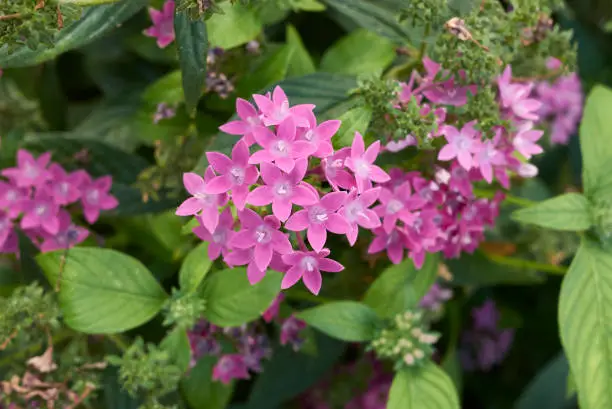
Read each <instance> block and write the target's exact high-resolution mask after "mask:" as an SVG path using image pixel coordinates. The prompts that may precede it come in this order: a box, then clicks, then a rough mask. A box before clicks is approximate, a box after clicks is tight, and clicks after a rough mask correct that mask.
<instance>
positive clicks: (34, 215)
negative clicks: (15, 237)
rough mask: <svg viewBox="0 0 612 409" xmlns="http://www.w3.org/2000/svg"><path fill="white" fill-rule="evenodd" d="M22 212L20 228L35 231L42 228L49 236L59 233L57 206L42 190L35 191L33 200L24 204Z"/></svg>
mask: <svg viewBox="0 0 612 409" xmlns="http://www.w3.org/2000/svg"><path fill="white" fill-rule="evenodd" d="M23 211H24V215H23V218H22V219H21V228H23V229H35V228H37V227H42V228H43V229H44V230H45V231H46V232H48V233H50V234H57V233H58V232H59V228H60V221H59V218H58V213H59V206H58V205H57V203H55V201H54V200H53V198H52V197H51V196H50V195H48V194H47V193H45V192H44V191H43V190H39V191H37V192H36V194H35V196H34V198H33V199H31V200H28V201H27V202H26V203H25V205H24V208H23Z"/></svg>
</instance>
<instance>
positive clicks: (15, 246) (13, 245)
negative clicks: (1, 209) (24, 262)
mask: <svg viewBox="0 0 612 409" xmlns="http://www.w3.org/2000/svg"><path fill="white" fill-rule="evenodd" d="M4 228H6V227H4ZM0 254H15V255H18V254H19V236H18V235H17V232H15V230H14V229H11V230H10V231H9V233H8V237H7V238H6V240H5V241H4V244H3V245H1V246H0Z"/></svg>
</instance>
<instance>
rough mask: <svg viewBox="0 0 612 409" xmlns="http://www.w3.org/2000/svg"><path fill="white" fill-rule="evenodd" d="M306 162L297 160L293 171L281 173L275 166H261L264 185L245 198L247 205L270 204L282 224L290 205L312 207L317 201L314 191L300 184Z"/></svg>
mask: <svg viewBox="0 0 612 409" xmlns="http://www.w3.org/2000/svg"><path fill="white" fill-rule="evenodd" d="M307 167H308V161H307V160H306V159H299V160H297V161H296V164H295V167H294V168H293V170H292V171H291V172H290V173H289V174H287V173H282V172H281V171H280V170H279V169H278V168H277V167H276V166H274V165H270V164H268V163H262V164H261V178H262V179H263V181H264V182H265V183H266V184H265V185H264V186H259V187H257V188H255V190H253V191H252V192H251V193H249V196H248V197H247V203H249V204H252V205H254V206H266V205H269V204H270V203H272V212H273V213H274V216H276V217H277V218H278V219H279V220H280V221H282V222H284V221H285V220H287V219H288V218H289V215H290V214H291V208H292V203H295V204H296V205H299V206H309V205H313V204H315V203H316V202H317V201H318V195H317V193H316V191H314V190H313V189H312V188H309V185H308V184H307V183H305V182H302V179H303V178H304V175H305V174H306V168H307Z"/></svg>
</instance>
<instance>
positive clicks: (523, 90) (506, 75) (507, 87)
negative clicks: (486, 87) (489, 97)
mask: <svg viewBox="0 0 612 409" xmlns="http://www.w3.org/2000/svg"><path fill="white" fill-rule="evenodd" d="M511 79H512V68H511V67H510V66H509V65H508V66H507V67H506V69H505V70H504V72H503V74H502V75H501V76H500V77H499V78H498V80H497V85H498V87H499V96H500V99H501V106H502V107H503V108H506V109H508V110H509V111H510V112H511V113H512V114H514V115H515V116H516V117H518V118H520V119H526V120H530V121H536V120H538V119H539V115H538V114H537V111H538V110H539V109H540V107H541V106H542V103H541V102H539V101H538V100H536V99H532V98H529V94H530V93H531V90H532V88H533V84H511V83H510V81H511Z"/></svg>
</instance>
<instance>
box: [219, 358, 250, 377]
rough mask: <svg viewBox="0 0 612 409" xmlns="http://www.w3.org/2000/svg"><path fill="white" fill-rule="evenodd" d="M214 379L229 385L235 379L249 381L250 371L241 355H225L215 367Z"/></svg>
mask: <svg viewBox="0 0 612 409" xmlns="http://www.w3.org/2000/svg"><path fill="white" fill-rule="evenodd" d="M212 378H213V380H214V381H221V382H222V383H224V384H229V383H230V382H231V381H232V380H233V379H249V371H248V367H247V365H246V362H245V360H244V356H243V355H241V354H227V355H223V356H222V357H221V358H219V361H217V364H216V365H215V366H214V367H213V372H212Z"/></svg>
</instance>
